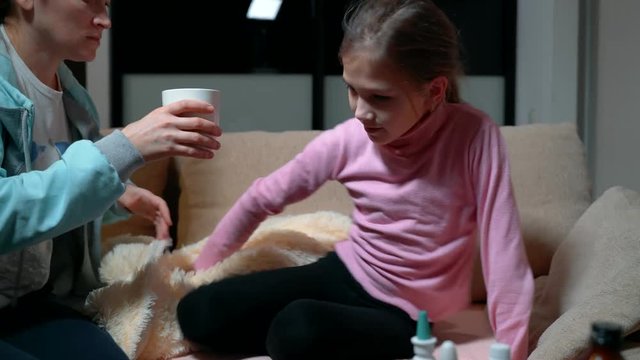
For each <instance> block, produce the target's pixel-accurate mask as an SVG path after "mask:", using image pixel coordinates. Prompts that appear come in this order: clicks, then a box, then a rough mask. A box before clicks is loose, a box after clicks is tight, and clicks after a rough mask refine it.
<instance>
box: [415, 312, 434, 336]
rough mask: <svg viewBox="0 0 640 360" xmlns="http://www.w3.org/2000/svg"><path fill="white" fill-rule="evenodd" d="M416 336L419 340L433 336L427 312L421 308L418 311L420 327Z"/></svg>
mask: <svg viewBox="0 0 640 360" xmlns="http://www.w3.org/2000/svg"><path fill="white" fill-rule="evenodd" d="M416 337H417V338H418V339H419V340H427V339H429V338H431V326H430V325H429V321H428V320H427V312H426V311H424V310H420V312H419V313H418V328H417V330H416Z"/></svg>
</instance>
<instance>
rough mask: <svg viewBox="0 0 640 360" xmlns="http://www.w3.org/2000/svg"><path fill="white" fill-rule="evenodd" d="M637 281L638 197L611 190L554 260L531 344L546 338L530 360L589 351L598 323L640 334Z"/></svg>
mask: <svg viewBox="0 0 640 360" xmlns="http://www.w3.org/2000/svg"><path fill="white" fill-rule="evenodd" d="M639 281H640V193H637V192H635V191H632V190H629V189H625V188H622V187H613V188H611V189H609V190H607V191H606V192H605V193H604V194H603V195H602V196H601V197H600V198H599V199H598V200H597V201H596V202H594V203H593V205H591V206H590V207H589V209H588V210H587V211H586V212H585V213H584V215H583V216H582V217H581V218H580V219H579V220H578V222H577V223H576V225H575V227H574V228H573V229H572V230H571V232H570V233H569V235H568V237H567V238H566V239H565V240H564V241H563V242H562V244H561V245H560V247H559V248H558V251H557V252H556V254H555V255H554V257H553V262H552V263H551V269H550V271H549V276H548V277H547V280H546V282H545V284H544V286H543V288H542V291H541V293H540V294H539V296H537V297H536V301H535V304H534V311H533V314H532V318H531V324H530V339H531V342H532V344H531V345H535V343H536V342H537V337H538V336H540V334H541V333H542V336H541V337H540V340H539V342H538V345H537V347H536V349H535V351H534V352H533V353H532V354H531V357H530V359H531V360H537V359H540V360H554V359H558V360H560V359H567V358H570V357H571V356H572V355H574V354H575V353H577V352H579V351H581V350H583V349H584V348H586V346H587V339H588V336H589V330H590V324H591V323H592V322H593V321H596V320H607V321H612V322H615V323H619V324H621V325H622V326H623V327H624V330H625V332H626V333H629V332H631V331H633V330H634V329H638V327H640V286H638V285H639ZM558 316H559V318H558ZM556 319H557V320H556ZM552 322H553V324H551V323H552ZM549 324H551V326H549ZM548 326H549V327H548ZM547 327H548V328H547Z"/></svg>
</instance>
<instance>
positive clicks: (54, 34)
mask: <svg viewBox="0 0 640 360" xmlns="http://www.w3.org/2000/svg"><path fill="white" fill-rule="evenodd" d="M110 2H111V0H34V1H32V2H31V4H32V6H31V8H30V9H25V10H27V11H31V12H32V15H33V21H32V22H31V26H32V28H33V31H34V33H35V35H36V36H37V40H36V41H38V43H39V45H40V46H41V47H45V48H47V49H50V50H51V53H53V54H56V55H58V56H57V57H60V58H61V59H64V60H74V61H91V60H93V59H94V58H95V56H96V51H97V50H98V47H99V46H100V40H101V38H102V31H104V30H105V29H108V28H110V27H111V19H110V18H109V14H108V8H109V4H110Z"/></svg>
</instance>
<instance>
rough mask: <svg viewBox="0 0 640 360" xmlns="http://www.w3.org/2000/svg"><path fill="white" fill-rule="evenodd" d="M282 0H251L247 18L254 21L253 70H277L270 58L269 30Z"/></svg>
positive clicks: (262, 71) (268, 71)
mask: <svg viewBox="0 0 640 360" xmlns="http://www.w3.org/2000/svg"><path fill="white" fill-rule="evenodd" d="M280 5H282V0H251V4H249V10H247V19H249V20H250V22H251V23H254V25H255V28H254V38H253V70H254V71H255V72H259V73H265V72H267V73H270V72H275V69H274V68H272V67H271V65H270V64H269V59H268V55H269V54H268V46H267V43H268V36H267V32H268V29H269V26H270V24H271V23H273V22H274V21H275V19H276V17H277V16H278V12H279V11H280Z"/></svg>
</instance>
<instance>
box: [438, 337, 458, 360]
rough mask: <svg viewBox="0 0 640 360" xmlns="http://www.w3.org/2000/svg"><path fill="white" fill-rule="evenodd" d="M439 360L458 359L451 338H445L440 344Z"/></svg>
mask: <svg viewBox="0 0 640 360" xmlns="http://www.w3.org/2000/svg"><path fill="white" fill-rule="evenodd" d="M439 354H440V356H438V359H439V360H458V352H457V351H456V345H455V344H454V343H453V341H451V340H445V341H444V342H443V343H442V345H440V353H439Z"/></svg>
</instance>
